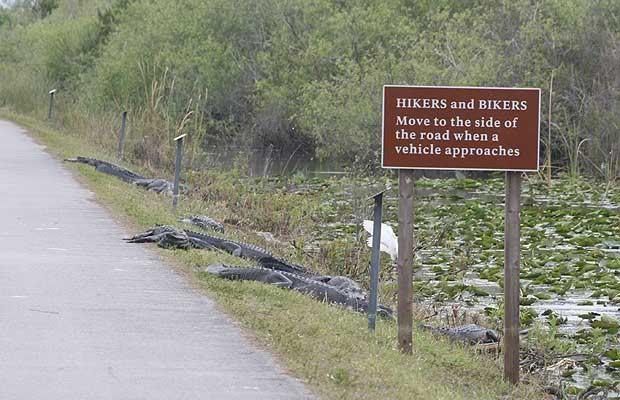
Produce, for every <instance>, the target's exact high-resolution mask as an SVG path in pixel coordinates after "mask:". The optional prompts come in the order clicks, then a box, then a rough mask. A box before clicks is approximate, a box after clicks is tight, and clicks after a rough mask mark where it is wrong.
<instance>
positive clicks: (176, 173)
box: [172, 133, 187, 211]
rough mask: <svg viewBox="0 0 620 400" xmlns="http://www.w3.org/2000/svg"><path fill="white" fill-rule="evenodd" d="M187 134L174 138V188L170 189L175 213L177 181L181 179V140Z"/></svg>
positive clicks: (177, 199)
mask: <svg viewBox="0 0 620 400" xmlns="http://www.w3.org/2000/svg"><path fill="white" fill-rule="evenodd" d="M185 136H187V133H185V134H183V135H179V136H177V137H175V138H174V141H175V142H176V144H177V150H176V159H175V162H174V187H173V189H172V208H173V209H174V210H175V211H176V209H177V203H178V202H179V180H180V177H181V165H182V163H181V161H182V160H183V138H184V137H185Z"/></svg>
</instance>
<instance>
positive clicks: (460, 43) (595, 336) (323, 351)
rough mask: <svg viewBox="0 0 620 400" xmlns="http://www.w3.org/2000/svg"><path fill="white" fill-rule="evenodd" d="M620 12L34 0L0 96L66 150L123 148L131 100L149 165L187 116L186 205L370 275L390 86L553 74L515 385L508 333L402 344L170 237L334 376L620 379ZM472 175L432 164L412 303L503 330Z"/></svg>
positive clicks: (4, 70) (106, 153) (613, 390)
mask: <svg viewBox="0 0 620 400" xmlns="http://www.w3.org/2000/svg"><path fill="white" fill-rule="evenodd" d="M619 15H620V3H619V2H617V1H614V0H599V1H595V2H594V1H585V0H584V1H581V0H551V1H540V2H536V1H535V2H532V1H529V0H527V1H526V0H516V1H511V2H504V1H499V0H497V1H491V2H489V1H475V0H468V1H450V0H440V1H437V0H435V1H425V0H420V1H408V0H388V1H383V2H373V1H359V2H338V1H328V0H313V1H305V0H258V1H251V2H250V1H230V0H227V1H224V0H201V1H198V0H183V1H180V2H169V1H163V0H152V1H144V0H142V1H141V0H98V1H97V0H93V1H74V0H58V1H18V2H16V5H15V6H14V7H13V8H11V9H1V8H0V116H3V117H6V118H10V119H13V120H17V121H18V122H20V123H21V124H24V125H26V126H28V127H29V128H31V129H32V131H33V132H34V133H35V135H36V137H38V138H39V139H40V140H41V141H42V142H43V143H45V144H47V145H48V146H49V148H50V150H51V151H52V152H53V153H55V154H57V155H58V156H60V157H73V156H76V155H87V156H92V157H99V158H102V159H106V160H109V161H115V159H116V156H115V149H116V145H117V141H118V129H119V126H120V121H119V119H120V113H121V111H124V110H128V111H129V133H128V138H127V144H126V150H125V159H124V160H123V161H121V163H122V164H124V165H126V166H127V167H129V168H131V169H135V170H137V171H139V172H144V173H146V174H148V175H153V176H170V175H171V170H172V166H173V157H174V150H173V143H172V138H173V137H175V136H176V135H178V134H180V133H188V134H189V135H188V142H187V148H186V156H185V164H186V168H185V170H184V180H185V183H186V184H187V186H188V187H189V193H187V194H186V195H185V196H183V198H182V200H181V209H180V210H179V213H180V214H182V213H185V212H190V211H191V212H192V213H204V214H206V215H209V216H211V217H214V218H216V219H219V220H221V221H223V222H224V223H225V224H226V228H227V235H232V236H233V237H235V238H238V239H242V240H245V241H248V242H252V243H256V244H259V245H262V246H264V247H266V248H269V249H271V250H273V251H274V252H275V253H276V254H278V255H280V256H282V257H285V258H287V259H290V260H292V261H295V262H298V263H300V264H303V265H306V266H308V267H310V268H312V269H314V270H316V271H317V272H321V273H328V274H340V275H347V276H350V277H352V278H354V279H357V280H359V281H360V282H362V283H363V284H364V285H367V282H366V280H367V268H368V260H369V259H370V254H369V249H368V247H367V246H366V242H365V240H366V236H365V234H364V232H363V229H362V228H361V221H362V220H363V219H369V217H370V215H371V214H370V213H371V208H370V207H371V205H370V204H369V202H368V200H367V197H368V196H369V195H371V194H372V193H374V192H376V191H377V190H378V189H383V188H385V187H386V186H392V187H396V186H397V184H396V177H395V175H393V174H392V173H391V172H389V171H380V170H378V166H379V165H380V163H379V161H378V157H379V153H380V145H379V143H380V140H379V135H380V106H381V87H382V85H383V84H384V83H393V84H427V85H468V86H474V85H488V86H524V87H541V88H543V98H542V100H543V104H542V108H541V109H542V110H543V111H544V112H543V113H542V115H541V117H542V124H541V137H542V140H543V143H542V154H541V161H542V160H544V162H545V166H544V167H543V168H542V170H541V173H540V174H530V175H527V176H524V181H525V184H524V193H523V203H524V208H523V213H522V221H521V222H522V238H523V239H522V243H523V246H522V275H521V279H522V304H521V305H522V308H521V316H522V321H521V323H522V327H523V328H526V329H528V330H529V332H528V335H527V337H524V340H523V344H524V347H523V351H522V360H523V365H522V366H523V369H524V370H525V371H526V372H531V373H530V374H526V375H525V379H526V381H527V382H528V383H529V385H523V386H521V387H519V388H518V389H516V390H515V391H513V390H512V389H511V388H509V387H508V386H506V385H504V384H503V383H502V382H501V362H500V361H501V360H498V359H497V358H494V356H492V355H481V354H475V353H474V352H473V351H472V350H470V349H463V348H461V347H459V346H454V345H450V344H448V343H445V342H443V341H441V340H440V341H437V340H435V339H433V338H431V337H430V336H428V335H426V334H424V333H422V332H418V331H416V332H415V333H414V354H413V357H406V356H403V355H400V354H399V353H398V352H397V350H396V340H395V334H396V332H395V331H396V327H395V325H394V324H392V323H390V322H387V321H381V322H380V323H379V328H378V331H377V334H376V335H375V336H372V335H369V334H368V332H367V329H366V322H365V319H364V318H363V316H360V315H354V314H351V313H349V312H346V311H343V310H339V309H337V308H335V307H329V306H326V305H322V304H317V303H315V302H313V301H312V300H309V299H306V298H304V297H302V296H298V295H296V294H294V293H288V292H286V291H282V290H278V289H275V288H269V287H263V286H260V285H254V284H249V283H242V284H240V283H231V282H222V281H219V280H215V279H212V278H210V277H207V276H205V275H204V274H202V273H200V272H198V271H197V268H196V267H197V266H204V265H207V264H209V263H212V262H221V261H224V260H226V261H228V262H231V263H237V264H238V263H241V261H240V260H239V259H236V258H232V257H229V256H226V255H222V254H220V253H210V252H205V251H202V252H199V251H189V252H183V251H175V252H171V251H162V254H165V255H166V256H170V257H172V259H173V260H177V261H179V262H180V263H181V265H183V268H184V270H186V271H188V273H189V275H190V276H191V277H192V279H193V280H194V281H195V282H196V284H197V285H200V286H202V287H204V288H205V289H206V290H208V291H209V292H210V293H212V294H213V295H215V296H216V297H217V299H218V300H219V303H220V304H221V305H222V307H224V308H225V309H226V310H228V311H229V312H231V313H232V314H234V315H235V316H236V317H237V318H239V319H240V321H241V322H242V323H243V324H244V325H245V326H246V327H249V328H251V329H252V330H253V331H254V332H255V333H256V336H257V338H258V339H259V340H260V341H261V342H262V343H264V344H266V345H268V346H269V347H271V348H273V349H274V350H275V352H276V353H278V354H279V355H280V356H281V358H282V359H283V360H284V362H285V364H286V365H287V367H288V368H290V369H291V370H292V371H293V372H294V373H295V374H296V375H298V376H300V377H302V378H303V379H305V380H307V381H308V382H309V383H310V384H311V386H312V387H314V388H315V390H316V391H317V392H318V393H319V394H321V395H322V396H323V397H325V398H334V399H336V398H337V399H340V398H350V399H360V398H368V399H375V398H389V399H392V398H394V399H399V398H403V399H409V398H432V399H435V398H437V399H441V398H456V399H458V398H464V399H466V398H489V399H497V398H524V399H525V398H543V394H542V392H541V386H545V385H547V386H548V385H552V386H554V388H556V389H557V390H558V391H559V393H561V395H563V396H566V398H573V397H574V396H578V395H580V394H581V395H582V396H585V394H593V395H594V394H598V395H599V396H602V395H605V394H608V395H609V396H612V395H615V396H618V392H619V389H618V385H619V382H620V372H619V371H620V357H619V352H618V349H619V348H620V342H619V340H620V339H619V335H618V331H619V329H620V325H619V322H618V320H619V319H620V308H619V307H620V187H619V186H618V176H619V175H620V113H618V110H620V103H619V102H620V58H619V57H620V56H619V55H620V19H619V18H618V16H619ZM52 88H57V89H58V90H59V91H58V93H57V96H56V105H55V109H54V117H53V118H52V120H51V121H45V122H44V120H45V117H46V116H47V101H48V97H47V92H48V90H50V89H52ZM549 99H551V102H549ZM116 161H118V160H116ZM72 168H76V169H77V170H78V171H79V174H80V175H83V176H84V177H85V180H86V182H87V183H88V184H89V185H90V187H92V188H93V190H94V191H95V192H96V193H97V196H98V198H99V199H100V200H101V201H102V202H103V203H104V204H106V205H107V206H109V207H110V208H111V209H112V210H114V212H115V213H116V214H117V215H120V216H125V217H126V218H127V222H128V224H129V225H130V226H132V227H134V228H135V229H136V230H140V229H143V228H146V227H149V226H152V225H154V224H158V223H160V224H161V223H169V224H179V223H178V222H177V221H176V215H174V214H173V213H172V212H171V211H170V207H169V204H168V203H169V199H166V198H162V197H158V196H156V195H153V194H150V193H144V192H141V191H140V190H138V189H131V190H127V186H126V185H125V184H123V183H122V182H117V181H116V180H114V179H113V178H110V177H107V176H103V175H101V174H98V173H96V172H94V171H92V170H91V169H89V168H88V167H83V166H78V167H72ZM327 168H329V169H330V171H325V169H327ZM317 169H318V172H320V173H315V172H317V171H316V170H317ZM333 170H335V171H336V172H338V174H334V173H329V174H326V173H324V172H333ZM451 176H452V175H451ZM472 177H473V175H470V178H467V177H466V176H465V177H463V176H460V175H459V178H458V179H441V180H438V179H427V178H421V179H419V180H418V181H417V182H416V188H417V189H416V190H417V194H416V198H417V202H416V207H417V208H416V211H415V213H416V236H417V240H418V248H417V255H416V261H415V263H416V264H415V271H416V274H415V282H414V294H415V296H416V310H415V312H416V320H417V321H424V322H427V323H432V324H441V325H456V324H462V323H469V322H476V323H480V324H482V325H486V326H489V327H493V328H496V329H501V320H502V305H501V297H502V296H501V292H502V285H503V274H502V265H503V251H502V249H503V243H502V232H503V214H502V210H503V208H502V195H503V181H502V179H501V176H500V175H494V174H485V175H484V176H480V175H477V176H476V177H479V178H484V179H471V178H472ZM444 178H445V176H444ZM395 196H396V193H395V192H388V193H387V199H386V201H385V214H384V220H385V221H387V222H388V223H391V224H392V225H393V226H394V228H395V230H396V221H397V217H396V215H397V214H396V212H397V203H396V198H395ZM119 239H120V238H119ZM382 265H383V268H382V271H381V281H382V284H381V288H380V297H381V301H382V302H384V303H386V304H390V305H393V304H394V303H395V299H396V283H395V271H394V268H393V267H394V266H393V265H392V262H391V260H390V259H389V257H387V256H384V257H383V259H382ZM500 358H501V356H500ZM447 383H450V384H449V385H448V384H447ZM570 396H573V397H570Z"/></svg>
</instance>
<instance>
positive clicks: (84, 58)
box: [0, 0, 620, 179]
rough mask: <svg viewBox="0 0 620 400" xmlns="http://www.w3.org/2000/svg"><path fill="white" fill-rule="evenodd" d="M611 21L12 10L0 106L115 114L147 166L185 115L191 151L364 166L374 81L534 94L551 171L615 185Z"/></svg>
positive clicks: (267, 9) (519, 12) (225, 9)
mask: <svg viewBox="0 0 620 400" xmlns="http://www.w3.org/2000/svg"><path fill="white" fill-rule="evenodd" d="M619 15H620V2H617V1H615V0H597V1H588V0H546V1H534V0H514V1H503V0H491V1H481V0H467V1H456V0H435V1H430V0H417V1H414V0H385V1H382V2H377V1H370V0H356V1H346V0H255V1H245V0H181V1H177V2H170V1H164V0H109V1H104V0H100V1H95V0H93V1H78V0H58V1H45V2H43V1H38V2H37V1H22V2H17V4H16V5H15V6H14V7H13V8H11V9H9V10H2V11H1V12H0V57H1V58H0V105H4V106H10V107H12V108H15V109H16V110H18V111H20V112H25V113H39V114H41V113H42V111H41V110H42V108H44V107H42V106H43V105H44V104H45V101H46V99H45V93H46V91H47V90H48V88H51V87H52V86H54V87H59V88H60V89H62V90H63V93H62V97H63V100H62V101H63V102H64V103H63V104H64V106H65V111H66V112H68V109H69V108H70V109H71V110H72V111H71V116H70V117H69V116H66V118H65V119H64V120H63V123H66V124H80V125H83V124H85V121H86V120H88V121H92V124H93V125H94V126H93V129H92V130H93V131H97V129H96V128H97V126H101V125H102V124H99V123H97V122H95V121H97V119H98V118H97V116H101V118H107V119H109V118H110V115H115V114H117V113H118V112H119V111H120V110H123V109H129V110H131V111H132V115H133V116H134V119H135V120H136V121H139V122H140V124H137V123H134V124H133V125H132V127H134V130H133V135H135V137H134V139H133V140H134V142H133V144H132V146H134V145H135V146H136V147H135V148H134V151H133V153H132V154H134V156H135V157H136V158H137V159H140V160H142V161H144V162H145V163H147V164H149V163H150V164H153V165H158V164H161V163H164V162H165V161H166V160H165V156H163V155H162V154H163V153H165V151H163V149H165V148H166V146H168V145H169V144H170V143H169V142H170V138H171V137H172V136H174V135H175V134H176V133H177V131H178V129H179V127H180V123H181V121H182V120H183V118H184V117H185V116H186V115H188V114H189V115H191V118H192V121H194V123H193V124H186V126H185V129H189V130H191V131H192V132H191V133H192V136H193V138H194V141H195V143H194V145H195V146H194V149H195V150H196V151H197V152H199V151H201V150H202V151H207V150H209V149H214V148H223V147H228V148H234V149H235V151H238V150H239V149H246V150H247V151H257V150H259V151H260V149H264V148H273V149H274V151H275V153H276V154H280V155H281V156H283V157H289V156H290V155H291V154H292V153H295V157H305V158H308V159H310V158H316V159H321V160H330V161H338V162H339V163H341V164H347V163H350V162H351V161H358V162H364V163H366V164H367V165H369V166H376V165H378V154H379V152H380V141H379V137H380V111H381V110H380V107H381V90H382V85H383V84H386V83H392V84H423V85H472V86H473V85H492V86H524V87H541V88H543V89H544V91H543V106H542V110H543V115H544V118H543V123H542V129H541V131H542V132H543V135H542V136H543V137H544V138H545V141H544V145H543V151H544V148H545V147H546V146H547V145H550V146H551V148H552V160H553V162H554V167H555V168H556V171H564V172H568V173H572V174H579V173H584V172H585V173H588V174H591V175H597V176H601V177H605V178H608V179H613V177H616V176H618V174H619V171H620V133H619V129H620V112H619V110H620V107H619V105H620V104H619V96H620V95H619V94H620V18H619ZM552 76H553V95H552V103H551V124H549V121H548V112H547V111H548V97H549V90H548V89H549V87H550V85H551V79H552ZM76 110H77V111H76ZM61 112H62V110H61ZM80 116H81V117H80ZM80 118H83V119H84V121H77V119H80ZM103 125H105V126H107V125H106V124H103ZM549 127H550V129H551V143H547V139H546V138H547V135H546V133H547V131H548V129H549ZM101 134H104V133H101ZM108 134H110V133H108ZM140 143H142V144H140ZM152 147H153V148H157V149H159V150H153V148H152ZM159 153H161V154H160V155H158V154H159ZM542 156H544V153H543V155H542ZM162 157H163V158H162ZM197 157H198V156H197ZM198 158H199V157H198Z"/></svg>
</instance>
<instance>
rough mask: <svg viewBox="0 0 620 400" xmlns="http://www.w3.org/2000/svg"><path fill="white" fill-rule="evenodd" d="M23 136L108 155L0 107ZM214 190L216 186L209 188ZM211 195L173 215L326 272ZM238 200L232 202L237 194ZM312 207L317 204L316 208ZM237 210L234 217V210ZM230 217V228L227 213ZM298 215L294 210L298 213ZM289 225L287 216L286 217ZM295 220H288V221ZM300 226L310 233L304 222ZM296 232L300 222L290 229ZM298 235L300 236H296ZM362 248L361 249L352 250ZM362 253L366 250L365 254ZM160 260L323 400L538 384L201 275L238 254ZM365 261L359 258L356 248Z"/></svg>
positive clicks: (383, 327)
mask: <svg viewBox="0 0 620 400" xmlns="http://www.w3.org/2000/svg"><path fill="white" fill-rule="evenodd" d="M0 116H2V117H3V118H10V119H13V120H15V121H17V122H19V123H20V124H22V125H23V126H25V127H27V128H28V129H29V131H30V132H32V134H33V136H34V138H35V139H37V140H38V141H40V142H41V143H42V144H45V145H47V147H48V151H50V152H51V153H52V154H54V155H56V156H57V157H59V158H65V157H69V156H71V155H74V154H85V153H87V154H91V155H93V156H97V157H101V158H111V155H110V153H108V152H106V151H103V150H102V149H101V148H100V147H98V146H96V145H93V144H91V143H88V142H87V141H84V140H83V139H82V138H80V137H79V136H75V135H71V134H69V133H68V132H66V131H58V130H55V129H53V128H49V127H48V126H46V125H45V124H41V123H40V122H39V121H36V120H33V119H29V118H25V117H22V116H18V115H15V114H9V113H6V112H3V113H2V114H0ZM71 165H72V167H71V168H74V169H75V170H76V172H77V173H78V174H79V178H80V179H83V181H84V182H85V183H86V184H87V185H88V186H89V187H90V188H91V189H92V190H93V191H94V192H95V193H96V196H97V199H98V200H99V201H100V202H101V203H102V204H104V205H105V206H107V207H109V209H110V210H111V211H112V212H113V213H114V214H115V215H116V216H118V217H120V218H121V219H122V220H124V222H125V223H126V224H127V226H128V227H129V228H133V229H135V230H136V231H139V230H141V229H144V228H147V227H150V226H152V225H153V224H155V223H169V224H178V222H176V220H177V215H175V214H174V213H173V212H172V210H171V206H170V198H169V197H165V196H159V195H157V194H154V193H151V192H145V191H143V190H140V189H139V188H129V189H128V186H127V184H125V183H123V182H121V181H119V180H117V179H116V178H113V177H110V176H108V175H104V174H100V173H98V172H96V171H95V170H93V169H92V168H90V167H88V166H83V165H75V164H71ZM210 178H211V179H213V180H216V181H218V182H220V184H221V185H223V186H225V185H226V182H235V181H236V179H238V177H235V174H234V173H233V174H230V175H227V174H221V173H214V174H213V175H212V176H210ZM214 186H217V185H215V184H214ZM218 193H220V196H221V197H220V198H219V199H218V200H217V201H203V200H201V199H200V196H196V195H194V196H191V197H189V198H184V199H183V201H182V202H181V205H180V209H179V215H182V214H183V213H185V212H190V211H191V212H205V213H208V214H209V215H213V216H217V217H219V218H221V219H224V220H228V223H227V225H226V228H227V234H226V235H227V236H229V237H233V238H239V239H244V240H249V241H252V242H255V243H260V244H263V245H265V246H266V247H268V248H270V249H272V250H273V251H275V252H277V253H279V254H287V255H290V256H292V258H293V259H295V260H299V261H302V260H303V261H308V262H310V263H311V266H312V267H317V268H319V269H320V270H323V271H328V270H329V268H330V267H331V268H333V267H334V265H335V264H333V263H330V264H329V265H323V267H320V266H319V264H318V263H317V260H316V259H313V258H311V257H303V256H295V249H294V247H293V246H290V245H287V244H284V243H282V244H280V245H278V244H275V243H271V242H263V243H261V242H260V241H261V238H260V236H259V235H257V234H256V232H254V231H252V229H249V228H248V227H246V226H245V224H244V222H245V221H247V220H246V219H245V218H246V217H245V216H244V215H243V214H242V215H238V214H237V212H235V210H237V209H238V208H237V207H239V204H237V203H236V202H235V200H234V197H235V196H239V199H243V200H241V201H245V202H246V204H248V205H250V204H252V203H251V200H250V199H252V198H253V197H255V194H254V193H252V192H251V191H248V190H245V189H241V190H238V189H233V190H231V192H228V195H229V196H231V197H232V198H226V197H224V192H218ZM274 198H275V200H276V202H280V201H282V202H290V203H289V207H290V208H289V209H290V211H292V214H294V213H295V212H296V211H299V208H301V207H303V206H305V205H308V204H314V203H315V201H314V200H307V202H306V201H304V202H303V206H295V205H293V203H295V202H297V200H298V199H300V195H298V194H291V193H288V194H286V193H280V194H278V193H275V194H274ZM238 201H239V200H238ZM315 206H316V204H315ZM253 210H254V213H255V214H256V215H257V216H260V217H263V218H266V219H271V220H272V221H273V222H274V223H276V224H281V223H282V222H281V221H280V218H281V215H280V214H281V213H280V212H275V211H274V210H270V209H269V208H268V207H264V208H263V207H256V208H254V209H253ZM237 215H238V216H237ZM233 216H237V217H236V218H239V219H238V221H239V222H238V226H234V223H233V221H232V220H231V218H233ZM293 218H298V220H299V221H303V220H304V217H303V216H297V217H293ZM294 222H295V221H291V223H294ZM294 225H296V224H294ZM308 228H309V229H308V230H309V231H310V230H311V229H312V228H311V227H308ZM297 230H298V232H301V230H302V228H301V227H298V228H297ZM303 237H307V235H306V236H303V235H302V236H300V238H303ZM120 239H121V238H119V243H120ZM360 250H361V249H360ZM364 253H366V252H364ZM161 254H162V256H164V257H166V258H168V259H169V260H170V261H171V262H174V263H177V264H178V265H179V266H180V268H181V269H182V270H183V271H185V272H186V273H187V275H188V276H189V277H190V279H191V281H192V282H193V283H194V284H196V285H198V286H199V287H202V288H203V289H205V290H206V291H207V292H208V293H209V294H210V295H211V296H214V297H215V299H216V300H217V301H218V304H219V305H220V306H221V307H222V308H223V309H225V310H226V311H228V312H229V313H231V314H232V315H233V316H235V317H236V318H237V319H238V320H239V321H240V322H241V323H242V325H243V326H244V327H246V328H249V329H250V330H251V331H252V332H253V334H254V337H256V339H257V340H258V341H259V342H260V343H261V344H263V345H265V346H267V347H268V348H270V349H271V350H272V351H274V352H275V353H276V355H278V356H279V358H280V359H281V361H282V362H283V364H284V366H285V367H286V368H287V369H288V370H290V371H291V372H292V373H293V374H294V375H296V376H298V377H300V378H301V379H302V380H304V381H305V382H307V383H308V384H309V386H310V388H311V389H312V390H313V391H314V392H315V393H317V394H318V395H319V396H320V398H324V399H369V400H370V399H373V400H374V399H378V398H386V399H403V400H404V399H463V400H465V399H499V398H502V399H531V398H541V396H543V395H542V389H541V386H540V385H539V383H538V380H536V379H534V378H533V377H529V378H530V379H532V381H531V382H529V384H527V385H525V384H524V385H521V386H519V387H517V388H514V387H511V385H509V384H507V383H504V382H503V380H502V368H501V357H497V356H494V355H493V354H485V353H476V352H475V351H474V350H473V349H471V348H467V347H462V346H460V345H458V344H451V343H449V342H447V341H446V340H443V339H438V338H436V337H432V336H431V335H430V334H429V333H426V332H422V331H418V330H416V331H415V332H414V337H413V349H414V350H413V355H403V354H401V353H400V351H399V350H398V349H397V346H396V340H395V337H396V325H395V323H394V322H392V321H385V320H380V321H378V323H377V330H376V333H375V334H370V333H369V332H368V328H367V320H366V318H365V316H363V315H361V314H357V313H353V312H351V311H347V310H344V309H341V308H338V307H334V306H329V305H326V304H323V303H319V302H316V301H315V300H312V299H310V298H308V297H305V296H303V295H301V294H298V293H295V292H289V291H286V290H282V289H279V288H275V287H270V286H268V285H263V284H258V283H254V282H230V281H226V280H222V279H218V278H214V277H212V276H209V275H207V274H205V273H202V272H200V268H199V267H200V266H205V265H208V264H210V263H214V262H228V263H233V264H247V262H244V261H242V260H240V259H239V258H236V257H233V256H230V255H227V254H224V253H221V252H210V251H200V250H191V251H183V250H174V251H171V250H161ZM363 256H364V257H367V256H368V254H364V255H363Z"/></svg>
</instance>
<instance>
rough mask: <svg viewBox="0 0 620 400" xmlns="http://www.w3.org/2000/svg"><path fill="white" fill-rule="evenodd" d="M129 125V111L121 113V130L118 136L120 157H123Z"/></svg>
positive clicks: (120, 158)
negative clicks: (126, 130)
mask: <svg viewBox="0 0 620 400" xmlns="http://www.w3.org/2000/svg"><path fill="white" fill-rule="evenodd" d="M126 127H127V111H123V113H122V114H121V132H120V136H119V138H118V159H119V160H122V159H123V151H124V150H125V128H126Z"/></svg>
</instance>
